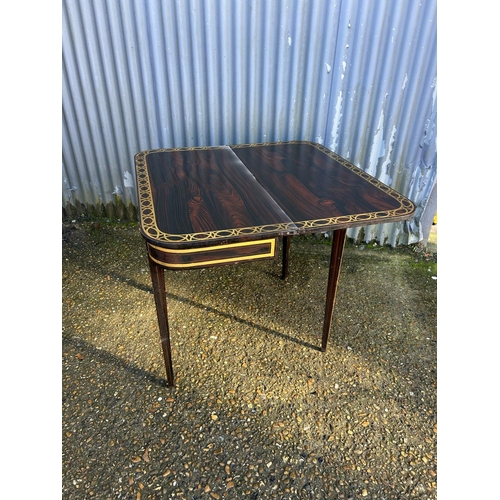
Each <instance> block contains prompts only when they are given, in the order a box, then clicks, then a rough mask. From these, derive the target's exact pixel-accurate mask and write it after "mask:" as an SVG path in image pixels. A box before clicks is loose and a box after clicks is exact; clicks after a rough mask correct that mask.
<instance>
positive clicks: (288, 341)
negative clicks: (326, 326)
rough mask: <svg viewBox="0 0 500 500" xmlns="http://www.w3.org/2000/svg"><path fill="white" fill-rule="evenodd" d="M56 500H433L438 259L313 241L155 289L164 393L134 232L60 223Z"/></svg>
mask: <svg viewBox="0 0 500 500" xmlns="http://www.w3.org/2000/svg"><path fill="white" fill-rule="evenodd" d="M62 234H63V248H62V256H63V267H62V275H63V292H62V297H63V305H62V311H63V318H62V323H63V335H62V394H63V405H62V426H63V428H62V446H63V449H62V497H63V498H64V499H74V500H77V499H93V498H95V499H130V500H144V499H169V498H179V499H212V498H214V499H219V498H220V499H223V498H251V499H261V498H262V499H266V498H273V499H274V498H276V499H331V498H332V499H336V498H343V499H353V500H354V499H358V498H367V499H406V498H422V499H424V498H425V499H435V498H436V481H437V477H436V471H437V464H436V455H437V452H436V440H437V434H436V433H437V415H436V335H437V329H436V288H437V281H436V279H435V278H436V273H437V271H436V260H437V251H436V250H435V248H433V247H432V246H429V247H428V248H427V249H425V250H423V249H418V251H417V249H410V248H400V249H391V248H387V247H380V246H378V247H377V246H372V245H361V246H357V245H355V244H354V243H353V242H347V245H346V249H345V253H344V259H343V266H342V270H341V275H340V280H339V288H338V294H337V301H336V305H335V311H334V320H333V325H332V331H331V334H330V340H329V345H328V350H327V352H326V353H322V352H320V350H319V346H320V344H321V329H322V322H323V312H324V301H325V294H326V281H327V274H328V261H329V255H330V248H331V246H329V245H328V242H327V241H326V239H325V238H324V237H307V238H306V237H295V238H294V239H292V245H291V257H290V276H289V278H288V280H287V281H286V282H284V281H282V280H281V279H280V277H279V276H280V272H281V268H280V266H281V262H280V259H279V258H278V259H276V260H269V261H261V262H255V263H251V264H241V265H236V266H223V267H219V268H212V269H207V270H191V271H168V272H166V283H167V300H168V305H169V319H170V326H171V341H172V349H173V365H174V372H175V376H176V387H175V388H167V387H166V386H165V383H164V378H165V372H164V365H163V358H162V353H161V346H160V342H159V333H158V326H157V322H156V313H155V306H154V299H153V295H152V288H151V282H150V277H149V271H148V266H147V260H146V252H145V246H144V242H143V240H142V238H141V236H140V234H139V230H138V227H137V224H130V223H117V222H114V223H113V222H110V221H107V220H100V221H98V222H95V221H88V220H87V221H73V222H72V221H65V222H63V233H62Z"/></svg>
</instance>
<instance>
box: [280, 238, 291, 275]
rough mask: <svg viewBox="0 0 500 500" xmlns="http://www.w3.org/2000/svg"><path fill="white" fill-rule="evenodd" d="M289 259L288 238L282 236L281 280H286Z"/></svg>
mask: <svg viewBox="0 0 500 500" xmlns="http://www.w3.org/2000/svg"><path fill="white" fill-rule="evenodd" d="M289 258H290V236H283V259H282V265H283V267H282V271H281V279H283V280H286V279H287V278H288V261H289Z"/></svg>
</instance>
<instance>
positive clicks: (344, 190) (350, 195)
mask: <svg viewBox="0 0 500 500" xmlns="http://www.w3.org/2000/svg"><path fill="white" fill-rule="evenodd" d="M136 173H137V182H138V190H139V204H140V207H139V208H140V210H139V211H140V228H141V232H142V234H143V236H144V238H145V239H146V240H147V241H148V242H150V243H152V244H156V245H159V246H160V247H165V248H189V247H197V246H204V245H207V244H212V243H215V242H218V241H222V240H225V241H233V240H238V239H242V238H248V237H250V238H262V237H267V236H272V237H274V236H283V235H293V234H300V233H306V232H314V231H327V230H335V229H340V228H347V227H351V226H365V225H368V224H378V223H383V222H393V221H397V220H402V219H407V218H408V217H410V216H411V214H412V213H413V211H414V205H413V203H412V202H411V201H410V200H409V199H407V198H405V197H404V196H402V195H401V194H399V193H397V192H396V191H394V190H393V189H391V188H390V187H388V186H386V185H385V184H382V183H381V182H380V181H378V180H377V179H375V178H374V177H372V176H370V175H369V174H367V173H365V172H364V171H363V170H361V169H359V168H357V167H355V166H354V165H353V164H352V163H350V162H349V161H347V160H345V159H344V158H341V157H340V156H338V155H336V154H335V153H333V152H332V151H330V150H329V149H327V148H325V147H324V146H322V145H320V144H316V143H311V142H298V141H297V142H282V143H263V144H249V145H236V146H216V147H202V148H178V149H159V150H152V151H144V152H142V153H139V154H137V155H136Z"/></svg>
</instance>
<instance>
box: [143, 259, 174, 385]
mask: <svg viewBox="0 0 500 500" xmlns="http://www.w3.org/2000/svg"><path fill="white" fill-rule="evenodd" d="M148 260H149V269H150V271H151V281H152V282H153V292H154V296H155V303H156V314H157V316H158V326H159V328H160V338H161V347H162V349H163V358H164V360H165V369H166V371H167V385H168V386H169V387H173V386H174V385H175V384H174V371H173V369H172V354H171V350H170V332H169V329H168V313H167V294H166V292H165V270H164V269H163V268H162V267H161V266H159V265H158V264H156V263H155V262H154V261H152V260H151V259H150V258H148Z"/></svg>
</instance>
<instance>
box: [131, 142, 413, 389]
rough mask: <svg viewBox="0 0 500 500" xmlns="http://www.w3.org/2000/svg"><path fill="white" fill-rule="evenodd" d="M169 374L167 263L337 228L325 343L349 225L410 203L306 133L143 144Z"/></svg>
mask: <svg viewBox="0 0 500 500" xmlns="http://www.w3.org/2000/svg"><path fill="white" fill-rule="evenodd" d="M135 166H136V174H137V176H136V179H137V187H138V195H139V220H140V231H141V233H142V236H143V237H144V239H145V240H146V247H147V253H148V260H149V266H150V270H151V279H152V283H153V289H154V297H155V303H156V311H157V315H158V324H159V329H160V336H161V345H162V348H163V356H164V359H165V367H166V372H167V383H168V385H169V386H173V385H174V372H173V369H172V358H171V349H170V334H169V326H168V315H167V300H166V293H165V276H164V269H195V268H204V267H211V266H218V265H224V264H234V263H238V262H250V261H255V260H260V259H268V258H273V257H275V256H276V253H277V248H278V238H282V239H283V254H282V278H283V279H286V277H287V275H288V261H289V251H290V237H291V236H293V235H297V234H305V233H310V232H317V231H333V244H332V253H331V259H330V268H329V275H328V286H327V297H326V307H325V319H324V325H323V336H322V345H321V349H322V350H323V351H325V350H326V346H327V342H328V335H329V332H330V326H331V322H332V313H333V306H334V302H335V292H336V289H337V282H338V277H339V271H340V265H341V261H342V253H343V249H344V242H345V236H346V229H347V228H349V227H353V226H366V225H369V224H380V223H384V222H393V221H400V220H404V219H408V218H409V217H411V215H412V214H413V212H414V211H415V207H414V205H413V203H412V202H411V201H410V200H409V199H407V198H405V197H404V196H402V195H401V194H399V193H397V192H396V191H394V190H393V189H391V188H390V187H388V186H386V185H385V184H382V183H381V182H380V181H378V180H377V179H375V178H374V177H372V176H370V175H368V174H367V173H365V172H364V171H363V170H361V169H359V168H357V167H355V166H354V165H353V164H352V163H350V162H349V161H347V160H345V159H344V158H341V157H340V156H338V155H336V154H335V153H333V152H332V151H330V150H329V149H327V148H326V147H324V146H322V145H320V144H316V143H312V142H303V141H300V142H299V141H293V142H278V143H263V144H246V145H236V146H217V147H200V148H176V149H158V150H152V151H143V152H141V153H138V154H137V155H136V156H135Z"/></svg>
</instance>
